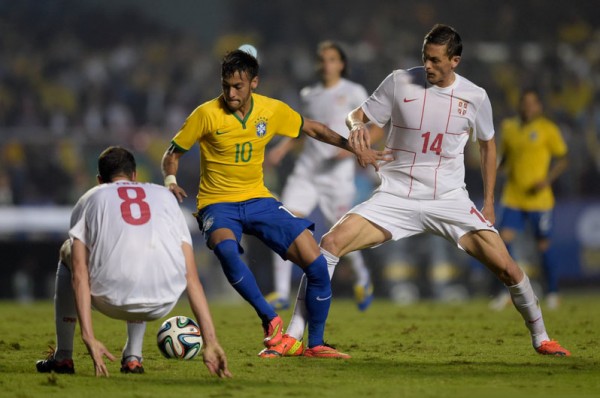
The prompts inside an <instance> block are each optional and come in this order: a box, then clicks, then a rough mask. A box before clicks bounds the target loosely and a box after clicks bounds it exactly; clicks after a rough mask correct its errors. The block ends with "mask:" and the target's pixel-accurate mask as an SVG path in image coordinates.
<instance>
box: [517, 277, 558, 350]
mask: <svg viewBox="0 0 600 398" xmlns="http://www.w3.org/2000/svg"><path fill="white" fill-rule="evenodd" d="M508 291H509V292H510V296H511V298H512V302H513V304H514V305H515V308H516V309H517V311H519V313H521V316H522V317H523V319H524V320H525V325H526V326H527V329H529V332H530V333H531V342H532V343H533V346H534V347H536V348H537V347H539V346H540V345H541V344H542V341H545V340H550V338H549V337H548V334H547V333H546V326H545V325H544V318H543V317H542V310H541V309H540V304H539V302H538V298H537V297H536V296H535V293H534V292H533V289H532V288H531V283H529V278H528V277H527V275H524V276H523V280H521V282H519V283H517V284H516V285H513V286H508Z"/></svg>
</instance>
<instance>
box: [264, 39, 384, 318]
mask: <svg viewBox="0 0 600 398" xmlns="http://www.w3.org/2000/svg"><path fill="white" fill-rule="evenodd" d="M317 55H318V59H319V74H320V81H319V82H318V83H316V84H314V85H312V86H309V87H305V88H303V89H302V90H301V92H300V98H301V104H302V110H303V114H304V115H306V116H307V117H309V118H311V119H314V120H318V121H320V122H322V123H324V124H326V125H327V127H329V128H331V129H332V130H334V131H336V132H338V133H339V134H340V135H342V136H344V138H347V137H348V129H347V128H346V124H345V119H346V115H347V114H348V112H350V111H351V110H352V109H354V108H356V107H357V106H359V105H360V104H361V103H362V102H363V101H364V100H365V99H366V98H367V97H368V94H367V91H366V90H365V88H364V87H363V86H361V85H359V84H357V83H354V82H351V81H349V80H347V79H346V78H344V76H346V75H347V59H346V55H345V53H344V51H343V50H342V48H341V47H340V46H339V45H338V44H336V43H334V42H331V41H324V42H321V43H320V44H319V46H318V50H317ZM292 142H293V141H292V140H285V141H283V142H282V143H281V144H280V145H278V146H277V147H276V148H274V149H273V150H272V151H271V153H269V158H268V161H269V162H271V163H272V164H277V163H279V161H280V160H281V158H283V156H284V155H285V153H286V152H287V151H288V150H289V149H290V148H291V145H292ZM354 173H355V161H354V159H353V158H352V156H351V154H350V153H349V152H347V151H344V150H340V149H339V148H336V147H334V146H332V145H329V144H326V143H324V142H321V141H317V140H305V141H304V147H303V149H302V151H301V153H300V155H299V156H298V159H297V160H296V163H295V166H294V171H293V172H292V174H290V176H289V177H288V179H287V182H286V184H285V187H284V189H283V192H282V195H281V201H282V202H283V203H284V205H285V207H286V208H287V209H289V210H290V211H291V212H292V213H294V214H295V215H296V216H298V217H306V216H308V215H309V214H310V213H311V212H312V211H313V210H314V209H315V208H316V207H317V206H318V207H319V209H320V210H321V212H322V214H323V216H324V217H325V219H326V220H327V221H328V222H329V223H330V225H333V224H334V223H335V222H336V221H337V220H339V219H340V217H341V216H343V215H344V214H345V213H346V212H347V211H348V210H350V208H351V207H352V204H353V199H354V197H355V194H356V186H355V183H354ZM348 259H349V260H350V264H351V265H352V267H353V269H354V272H355V274H356V282H355V284H354V293H355V297H356V301H357V305H358V308H359V309H360V310H365V309H366V308H367V307H368V306H369V304H370V303H371V300H372V297H373V285H372V284H371V278H370V275H369V270H368V269H367V267H366V266H365V263H364V260H363V257H362V255H361V253H360V252H358V251H357V252H353V253H350V254H349V255H348ZM273 264H274V284H275V291H274V292H273V293H271V294H269V295H268V296H267V300H268V301H269V303H270V304H271V305H272V306H273V307H274V308H275V309H285V308H287V307H288V306H289V294H290V282H291V274H292V264H291V263H290V262H289V261H285V260H283V259H282V258H281V257H279V256H277V255H274V256H273Z"/></svg>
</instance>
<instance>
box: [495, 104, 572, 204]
mask: <svg viewBox="0 0 600 398" xmlns="http://www.w3.org/2000/svg"><path fill="white" fill-rule="evenodd" d="M500 134H501V137H500V153H501V154H502V156H503V158H504V159H503V163H504V169H505V170H506V173H507V181H506V184H505V186H504V190H503V193H502V204H503V205H505V206H508V207H512V208H516V209H522V210H527V211H545V210H550V209H552V208H553V207H554V195H553V193H552V188H551V187H550V186H548V187H546V188H544V189H542V190H541V191H539V192H537V193H535V194H532V193H531V189H532V188H533V186H534V185H535V184H536V183H538V182H541V181H543V180H545V179H546V177H547V176H548V171H549V169H550V162H551V161H552V158H553V157H562V156H564V155H566V153H567V146H566V144H565V142H564V140H563V138H562V136H561V134H560V130H559V128H558V126H557V125H556V124H554V123H553V122H552V121H550V120H549V119H547V118H546V117H543V116H540V117H537V118H536V119H534V120H532V121H530V122H529V123H526V124H523V123H522V121H521V119H520V118H518V117H515V118H510V119H507V120H505V121H504V122H503V123H502V127H501V130H500Z"/></svg>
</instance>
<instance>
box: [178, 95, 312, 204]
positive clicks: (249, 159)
mask: <svg viewBox="0 0 600 398" xmlns="http://www.w3.org/2000/svg"><path fill="white" fill-rule="evenodd" d="M251 101H252V105H251V108H250V111H249V112H248V114H247V115H246V117H245V118H244V119H243V120H242V119H240V118H239V116H238V115H237V114H235V113H232V112H231V111H229V109H228V108H227V106H226V105H225V103H224V101H223V99H222V96H219V97H217V98H215V99H213V100H211V101H208V102H205V103H204V104H202V105H200V106H199V107H197V108H196V109H195V110H194V111H193V112H192V113H191V114H190V115H189V116H188V118H187V119H186V121H185V123H184V124H183V126H182V127H181V130H179V132H178V133H177V135H175V137H174V138H173V140H172V141H171V143H172V144H174V145H175V146H176V147H177V148H178V149H179V150H182V151H188V150H189V149H190V148H191V147H192V146H193V145H194V144H195V143H196V142H198V143H199V145H200V187H199V189H198V196H197V197H196V199H197V205H198V210H199V209H202V208H203V207H205V206H208V205H210V204H213V203H221V202H242V201H245V200H249V199H255V198H268V197H273V195H272V194H271V192H269V190H268V189H267V188H266V187H265V184H264V176H263V167H262V165H263V161H264V158H265V147H266V146H267V144H268V143H269V141H271V139H272V138H273V137H274V136H275V134H279V135H284V136H288V137H292V138H295V137H297V136H298V135H299V134H300V131H301V129H302V125H303V122H304V120H303V119H302V116H300V114H299V113H298V112H296V111H294V110H293V109H292V108H290V107H289V106H288V105H287V104H285V103H283V102H281V101H278V100H275V99H272V98H269V97H265V96H262V95H258V94H252V97H251Z"/></svg>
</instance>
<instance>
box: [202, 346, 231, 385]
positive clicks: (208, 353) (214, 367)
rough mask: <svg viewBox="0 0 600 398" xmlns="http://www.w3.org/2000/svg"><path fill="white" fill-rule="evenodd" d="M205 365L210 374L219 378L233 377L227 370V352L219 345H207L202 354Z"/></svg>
mask: <svg viewBox="0 0 600 398" xmlns="http://www.w3.org/2000/svg"><path fill="white" fill-rule="evenodd" d="M202 356H203V358H204V364H205V365H206V367H207V368H208V371H209V372H210V374H213V375H217V376H219V377H222V378H224V377H232V374H231V372H230V371H229V369H228V368H227V357H226V356H225V351H223V348H221V346H220V345H219V344H211V345H208V344H207V345H205V346H204V351H203V352H202Z"/></svg>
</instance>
